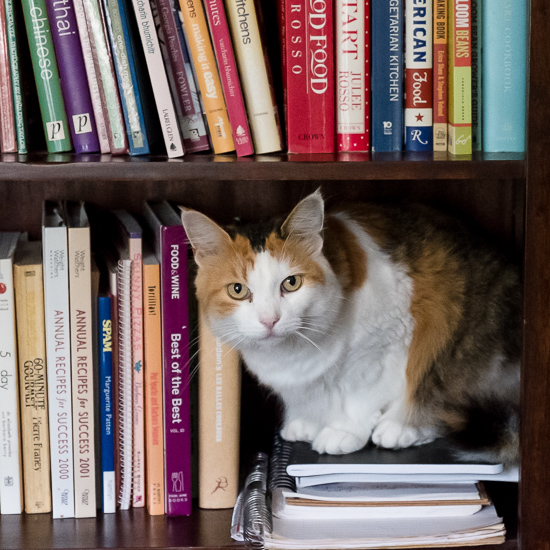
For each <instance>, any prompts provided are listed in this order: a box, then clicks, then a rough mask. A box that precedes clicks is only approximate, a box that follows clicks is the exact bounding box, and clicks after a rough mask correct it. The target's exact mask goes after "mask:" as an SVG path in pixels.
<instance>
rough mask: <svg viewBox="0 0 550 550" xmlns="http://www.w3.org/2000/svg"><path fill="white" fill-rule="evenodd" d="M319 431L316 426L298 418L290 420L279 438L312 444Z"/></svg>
mask: <svg viewBox="0 0 550 550" xmlns="http://www.w3.org/2000/svg"><path fill="white" fill-rule="evenodd" d="M319 429H320V428H319V426H318V425H317V424H315V423H313V422H310V421H308V420H304V419H302V418H298V419H296V420H291V421H290V422H288V423H287V424H285V425H284V426H283V429H282V430H281V437H282V438H283V439H286V440H287V441H308V442H312V441H313V439H314V438H315V436H316V435H317V434H318V433H319Z"/></svg>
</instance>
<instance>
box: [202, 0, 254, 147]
mask: <svg viewBox="0 0 550 550" xmlns="http://www.w3.org/2000/svg"><path fill="white" fill-rule="evenodd" d="M204 7H205V10H206V15H207V17H208V24H209V26H210V34H211V36H212V43H213V45H214V52H215V53H216V61H217V62H218V70H219V73H220V80H221V83H222V87H223V92H224V97H225V102H226V104H227V112H228V114H229V122H230V123H231V130H232V132H233V142H234V144H235V151H236V153H237V156H238V157H244V156H247V155H252V154H254V146H253V144H252V136H251V134H250V127H249V125H248V118H247V115H246V106H245V104H244V97H243V91H242V88H241V82H240V79H239V72H238V70H237V62H236V60H235V54H234V52H233V44H232V43H231V36H230V33H229V26H228V24H227V18H226V16H225V7H224V5H223V0H205V2H204Z"/></svg>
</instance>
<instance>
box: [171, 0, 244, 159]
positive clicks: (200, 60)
mask: <svg viewBox="0 0 550 550" xmlns="http://www.w3.org/2000/svg"><path fill="white" fill-rule="evenodd" d="M180 6H181V13H182V16H183V26H184V30H185V34H186V36H187V42H188V44H189V50H190V53H191V57H192V59H193V65H194V67H195V71H196V73H197V80H198V84H199V88H200V91H201V95H202V101H203V104H204V110H205V114H206V120H207V122H208V129H209V130H210V138H211V139H212V146H213V147H214V153H216V154H217V153H228V152H230V151H234V150H235V144H234V142H233V136H232V134H231V125H230V123H229V116H228V113H227V105H226V103H225V99H224V96H223V90H222V85H221V82H220V77H219V75H218V67H217V64H216V58H215V57H214V50H213V49H212V44H211V42H210V32H209V30H208V26H207V23H206V16H205V13H204V8H203V6H202V3H201V2H200V0H180Z"/></svg>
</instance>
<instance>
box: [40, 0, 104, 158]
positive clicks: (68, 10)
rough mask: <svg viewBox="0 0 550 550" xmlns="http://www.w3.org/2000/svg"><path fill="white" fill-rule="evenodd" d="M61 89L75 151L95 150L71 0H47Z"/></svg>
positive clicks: (92, 119)
mask: <svg viewBox="0 0 550 550" xmlns="http://www.w3.org/2000/svg"><path fill="white" fill-rule="evenodd" d="M46 7H47V10H48V19H49V21H50V26H51V29H52V37H53V43H54V47H55V57H56V59H57V67H58V69H59V76H60V78H61V90H62V92H63V100H64V104H65V109H66V110H67V122H68V125H69V128H70V130H71V137H72V140H73V145H74V150H75V153H96V152H98V151H99V138H98V136H97V129H96V124H95V118H94V113H93V107H92V98H91V96H90V89H89V87H88V80H87V78H86V69H85V67H84V56H83V54H82V48H81V45H80V38H79V36H78V28H77V22H76V16H75V13H74V6H73V2H72V0H66V1H64V2H63V3H62V4H61V5H60V3H59V2H58V1H56V0H46Z"/></svg>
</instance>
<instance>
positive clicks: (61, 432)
mask: <svg viewBox="0 0 550 550" xmlns="http://www.w3.org/2000/svg"><path fill="white" fill-rule="evenodd" d="M42 247H43V248H42V257H43V270H44V298H45V299H44V312H45V315H44V318H45V327H46V363H47V365H49V366H50V368H49V369H47V373H48V388H49V395H48V407H49V420H50V455H51V484H52V516H53V518H73V517H74V460H73V414H72V380H71V340H70V327H69V324H70V312H69V249H68V242H67V226H66V225H65V221H64V218H63V215H62V207H61V205H59V204H58V203H56V202H53V201H46V202H44V205H43V210H42Z"/></svg>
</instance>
